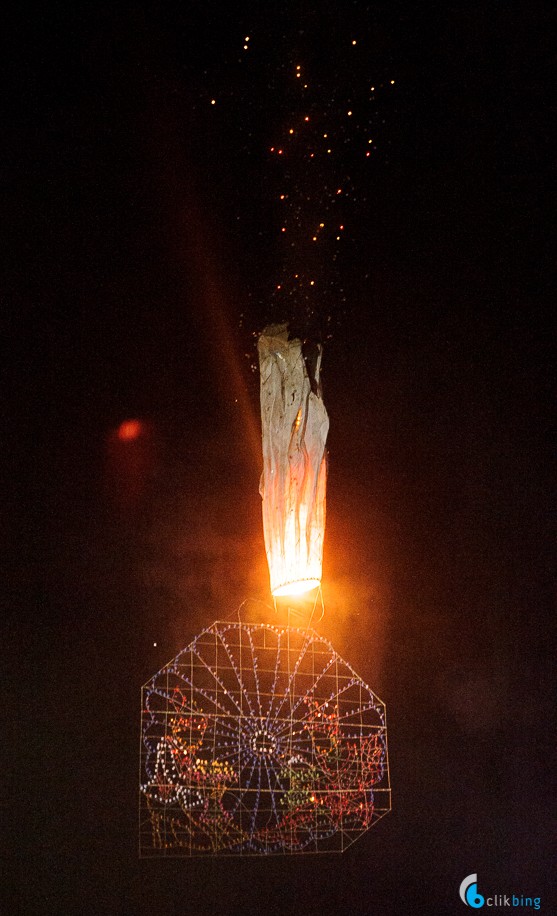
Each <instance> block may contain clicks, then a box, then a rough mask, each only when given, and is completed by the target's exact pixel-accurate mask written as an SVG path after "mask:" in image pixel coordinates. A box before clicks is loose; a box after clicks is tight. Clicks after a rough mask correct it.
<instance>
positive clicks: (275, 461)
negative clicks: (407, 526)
mask: <svg viewBox="0 0 557 916" xmlns="http://www.w3.org/2000/svg"><path fill="white" fill-rule="evenodd" d="M258 350H259V364H260V373H261V425H262V432H263V473H262V475H261V484H260V492H261V496H262V499H263V530H264V534H265V548H266V551H267V560H268V563H269V572H270V577H271V593H272V594H273V595H274V596H275V597H280V596H283V595H298V594H302V593H304V592H307V591H309V590H310V589H313V588H317V586H319V585H320V584H321V571H322V562H323V538H324V534H325V490H326V483H327V459H326V453H325V443H326V440H327V433H328V430H329V418H328V416H327V411H326V409H325V405H324V403H323V398H322V395H321V384H320V368H321V347H320V345H316V346H315V348H314V352H313V353H312V355H311V358H310V357H307V356H304V353H303V350H302V344H301V342H300V341H299V340H296V339H294V340H289V339H288V329H287V327H286V325H275V326H271V327H269V328H267V329H266V330H265V331H264V332H263V334H261V336H260V338H259V345H258Z"/></svg>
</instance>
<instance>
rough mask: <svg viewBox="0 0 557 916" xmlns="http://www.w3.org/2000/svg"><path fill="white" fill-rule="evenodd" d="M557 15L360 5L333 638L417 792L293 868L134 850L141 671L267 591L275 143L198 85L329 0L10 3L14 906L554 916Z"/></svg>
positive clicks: (8, 748) (472, 7) (5, 160)
mask: <svg viewBox="0 0 557 916" xmlns="http://www.w3.org/2000/svg"><path fill="white" fill-rule="evenodd" d="M348 6H349V5H348V4H347V5H346V10H348ZM550 6H551V5H547V6H544V5H543V4H537V3H531V2H529V3H510V4H506V3H498V2H487V3H481V4H480V3H467V4H450V3H449V4H444V5H442V6H439V7H438V8H435V9H434V10H433V11H432V12H430V13H428V12H427V11H426V10H425V9H424V8H420V10H415V11H413V12H409V11H408V10H407V7H406V5H403V4H397V3H389V4H386V3H385V4H383V3H378V4H371V5H369V6H367V5H365V4H356V7H357V8H358V14H359V15H360V16H364V17H370V18H371V19H372V20H373V22H374V28H375V34H376V44H377V47H376V53H377V60H378V67H381V68H382V69H383V70H385V69H386V68H392V72H393V74H394V76H395V77H396V80H397V95H396V97H395V96H392V97H391V98H392V99H393V101H391V102H389V103H388V104H387V103H385V122H386V126H385V134H384V137H385V140H386V141H388V154H385V155H382V158H381V160H379V164H378V165H377V167H376V168H375V170H374V171H373V173H370V175H371V177H370V179H369V188H368V205H367V207H365V208H363V210H362V212H361V214H360V219H359V226H358V233H356V234H355V238H354V240H353V244H352V248H351V249H350V251H351V254H349V255H347V256H345V260H344V262H343V264H342V270H343V281H344V289H345V295H346V303H345V304H344V305H343V306H342V308H340V307H339V308H337V309H336V311H335V310H334V309H333V313H332V316H333V321H332V337H331V339H330V340H329V342H328V344H327V347H326V351H325V361H324V384H325V399H326V404H327V407H328V411H329V415H330V420H331V431H330V438H329V453H330V477H329V488H328V528H327V537H326V548H325V563H324V582H323V587H324V596H325V602H326V615H325V619H324V620H323V623H322V624H321V625H320V632H322V633H323V634H324V635H325V636H326V637H327V638H330V639H331V640H332V641H333V643H334V645H335V648H336V649H337V650H338V651H339V652H340V653H341V654H343V655H344V656H345V657H346V658H347V659H348V660H349V661H350V662H351V663H352V665H353V666H354V667H355V668H356V670H357V671H358V673H359V674H361V676H362V677H363V678H364V680H366V681H367V682H368V683H369V684H370V685H371V686H372V687H373V689H374V690H375V691H376V692H377V693H378V694H379V696H380V697H381V698H382V699H384V700H385V702H386V703H387V710H388V721H389V749H390V763H391V779H392V786H393V810H392V812H391V813H390V814H389V815H388V816H387V817H386V818H384V819H383V820H382V821H380V822H379V823H378V824H377V825H376V826H375V827H374V828H373V829H372V830H371V831H370V832H369V833H367V834H366V835H365V836H364V837H362V838H361V839H360V840H359V842H358V843H357V844H356V845H354V846H353V847H352V848H351V849H350V850H349V851H347V852H346V853H345V854H344V855H342V856H329V855H325V856H307V857H302V858H294V859H282V860H275V859H265V860H259V859H243V860H240V859H227V860H218V859H217V860H195V859H194V860H169V861H155V860H139V859H138V856H137V845H138V836H137V804H138V801H137V795H138V788H137V784H138V764H139V757H138V746H139V717H140V686H141V684H143V683H144V682H145V681H146V680H147V678H148V677H149V676H150V675H152V674H153V673H154V672H155V671H156V670H158V669H159V668H160V667H161V666H162V665H163V664H164V663H165V662H167V661H168V660H169V659H170V658H171V657H172V656H173V655H175V654H176V653H177V652H178V651H179V650H180V649H181V648H183V647H185V646H186V645H187V644H188V642H189V641H190V639H191V638H192V637H193V636H194V635H195V634H196V633H197V632H198V631H199V630H200V629H202V628H203V626H205V625H207V624H209V623H211V622H212V621H213V620H214V619H216V618H219V617H220V618H222V617H228V616H230V615H233V614H234V613H235V612H236V608H237V607H238V605H239V603H240V602H241V601H242V600H243V599H244V598H246V597H249V596H252V597H255V598H259V599H262V600H264V601H268V600H269V599H268V592H267V589H268V585H267V578H266V577H267V573H266V563H265V556H264V550H263V540H262V532H261V523H260V497H259V495H258V479H259V473H260V464H261V462H260V457H259V454H258V436H259V429H258V418H257V411H258V378H257V373H256V372H254V371H253V370H252V369H251V368H250V367H251V364H252V363H253V361H254V356H255V349H254V342H255V338H254V336H253V335H254V333H256V332H258V331H260V330H261V328H262V326H263V323H264V321H266V320H267V319H268V317H269V316H268V313H267V305H266V303H265V302H264V294H263V293H262V290H263V286H262V275H265V273H266V272H267V271H270V270H271V269H272V260H273V250H272V244H271V243H270V242H269V238H270V235H269V234H268V233H267V231H266V226H267V225H268V220H269V219H270V218H271V215H270V214H271V211H270V210H269V211H268V210H267V209H266V208H267V207H268V202H267V201H266V198H265V188H264V178H265V176H264V165H263V160H262V159H261V158H259V155H258V149H259V148H262V147H263V144H264V142H266V137H265V130H266V127H265V122H264V119H263V121H262V122H261V123H260V127H259V128H255V133H254V136H253V150H250V152H249V155H248V157H247V158H246V157H245V155H243V154H242V155H241V154H240V151H239V146H238V145H237V141H238V137H237V133H235V132H234V130H232V133H230V130H231V127H232V126H233V124H232V122H231V121H230V118H231V116H230V115H229V120H228V121H227V119H226V117H225V118H223V119H222V120H217V119H212V120H211V119H210V118H209V116H208V114H207V108H206V106H205V108H204V107H203V104H202V100H203V99H205V101H206V99H207V98H210V97H211V94H212V93H213V92H215V91H218V90H219V88H222V87H223V86H228V85H229V80H230V78H231V77H230V76H229V71H228V65H229V61H230V60H231V59H232V57H233V56H234V54H235V51H234V48H235V47H236V46H237V43H238V41H241V38H242V36H243V34H244V31H246V34H250V33H253V34H254V35H260V34H263V35H264V36H265V40H267V41H268V42H270V45H272V44H273V29H283V30H284V22H285V21H286V20H287V19H288V18H289V17H295V16H296V15H298V13H300V11H305V13H307V10H308V9H310V11H311V10H313V11H314V13H315V10H318V11H319V12H321V8H320V7H318V6H317V5H313V6H311V5H307V4H306V5H305V6H304V5H302V4H295V3H287V4H284V5H283V7H281V8H276V7H275V6H274V5H268V6H267V5H265V4H262V5H261V6H260V7H258V9H257V13H254V11H253V10H251V9H250V6H249V5H248V4H246V5H244V6H242V5H241V4H233V5H232V6H228V7H227V9H226V10H225V11H221V10H220V4H216V3H213V2H210V3H208V4H205V5H201V4H198V3H190V4H184V5H183V6H182V7H180V8H176V9H175V8H173V7H171V6H170V5H167V4H157V3H153V4H149V5H147V4H129V5H125V4H124V5H121V6H119V7H118V9H116V10H115V9H113V8H112V6H111V5H105V4H93V5H91V6H90V7H88V8H84V7H82V8H79V5H77V6H76V5H74V6H72V7H71V8H70V7H69V6H66V5H62V4H59V5H48V6H44V7H42V9H41V8H40V7H39V8H36V9H35V10H34V12H33V14H31V13H30V12H26V11H25V10H24V9H22V8H19V10H18V11H17V12H15V11H14V12H13V13H12V14H11V16H9V17H8V20H9V21H8V20H7V21H6V22H5V25H4V28H3V39H4V41H5V42H6V49H5V51H4V54H3V77H2V83H3V89H4V93H3V95H4V100H3V104H4V115H3V120H2V144H1V147H2V172H1V176H2V233H3V238H2V290H1V303H2V304H1V322H2V345H3V349H4V356H3V362H2V397H1V403H2V407H1V415H2V428H3V438H4V445H3V447H2V470H3V483H2V486H1V493H2V502H3V524H2V538H3V543H2V546H1V554H2V565H3V567H4V570H5V574H4V583H5V589H4V604H5V609H4V611H3V621H4V625H5V635H4V637H3V646H4V650H5V665H4V667H5V671H6V674H7V675H8V677H7V681H6V686H5V689H4V694H3V713H4V716H3V726H2V730H3V735H2V744H3V748H4V752H5V758H6V762H5V764H4V773H5V774H6V777H5V779H4V783H5V787H6V799H7V804H6V806H5V816H4V815H3V828H4V831H5V842H4V848H5V850H6V852H7V854H8V855H7V864H6V866H5V868H4V873H3V878H2V886H3V894H4V897H5V904H4V906H5V912H6V913H10V914H11V913H23V914H27V913H29V914H32V913H48V914H55V913H64V914H70V913H83V914H89V913H92V914H93V913H95V914H100V913H107V914H128V913H129V914H136V913H137V914H176V916H182V914H184V916H186V914H188V916H189V914H204V913H207V914H208V913H222V914H236V913H238V914H248V913H273V914H274V913H276V914H286V913H288V914H289V913H309V914H313V913H315V914H317V913H319V914H322V916H330V914H335V913H340V912H343V913H344V912H346V913H352V914H362V916H363V914H372V913H373V914H401V916H402V914H406V913H420V914H422V913H423V914H445V913H446V914H452V913H458V912H461V911H462V912H464V910H463V905H462V903H461V901H460V900H459V899H458V887H459V885H460V882H461V881H462V879H463V878H464V877H465V876H466V875H468V874H470V873H472V872H477V873H478V882H479V889H480V891H482V892H484V893H487V892H490V891H491V892H498V893H516V894H525V895H531V896H541V897H542V911H543V912H547V913H549V912H551V911H552V910H551V907H552V904H551V893H552V890H551V885H550V866H549V846H550V844H549V824H548V808H549V792H550V788H551V784H552V779H551V767H550V755H551V749H552V743H551V741H550V737H549V735H550V720H551V715H552V708H553V707H552V703H551V692H550V679H549V652H548V648H549V645H548V644H549V642H550V636H549V633H550V631H549V628H548V624H549V622H550V620H552V618H553V613H554V607H553V569H552V559H553V551H552V546H553V545H552V541H551V539H550V521H549V508H550V507H551V505H552V495H551V494H552V482H553V473H552V465H551V460H550V450H549V428H550V393H551V387H552V381H553V369H552V365H551V355H552V340H551V334H550V323H549V321H548V318H547V315H548V301H549V295H548V292H549V290H548V281H547V275H548V271H547V268H548V263H549V251H550V239H551V233H550V231H549V227H548V212H549V208H548V204H547V200H548V196H549V192H550V187H551V185H550V178H551V176H552V172H551V168H550V165H551V164H550V145H549V133H550V127H551V115H552V111H551V106H550V105H548V103H547V101H546V98H547V93H546V84H547V82H548V79H549V74H550V65H551V53H550V40H551V39H550V36H551V30H552V27H553V23H552V21H551V20H552V16H551V15H550ZM344 9H345V8H344V7H342V5H341V6H339V7H337V6H334V5H332V4H323V7H322V13H323V16H324V22H326V23H327V26H326V27H324V28H323V35H325V34H328V35H329V36H330V35H332V34H334V28H333V29H330V28H329V26H328V23H329V22H330V23H332V27H334V24H335V17H337V18H338V17H339V16H340V17H342V16H343V15H344ZM350 9H352V6H350ZM327 17H328V18H327ZM279 20H280V22H279ZM277 34H278V32H277ZM257 88H258V87H257V85H254V93H256V91H257ZM238 214H240V216H241V219H240V221H237V220H235V218H234V217H235V216H236V215H238ZM130 417H134V418H138V419H139V420H140V421H141V422H142V424H143V425H142V435H141V436H140V437H139V439H137V440H135V441H133V442H129V443H122V442H120V441H119V440H118V439H117V436H116V430H117V428H118V426H119V424H120V423H121V422H122V421H123V420H125V419H127V418H130ZM252 613H253V611H252ZM155 643H156V645H155Z"/></svg>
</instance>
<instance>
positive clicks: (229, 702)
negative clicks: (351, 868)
mask: <svg viewBox="0 0 557 916" xmlns="http://www.w3.org/2000/svg"><path fill="white" fill-rule="evenodd" d="M294 672H295V673H296V676H295V677H294V674H293V673H294ZM141 732H142V752H141V783H140V809H141V832H140V852H141V855H142V856H157V855H164V854H166V853H171V854H172V855H175V856H192V855H199V854H207V855H215V854H219V853H222V854H225V855H230V854H231V853H235V854H238V855H250V854H259V855H267V854H285V853H294V854H300V853H303V852H304V851H307V852H320V851H323V852H331V851H339V852H340V851H342V850H343V849H345V848H346V847H347V846H349V845H350V844H351V843H353V842H354V840H356V839H357V838H358V837H359V836H361V835H362V833H363V832H364V831H366V830H367V829H369V827H371V826H372V825H373V824H374V823H375V822H376V821H377V820H378V819H379V818H380V817H382V816H383V815H384V814H386V813H387V811H388V810H389V809H390V789H389V773H388V763H387V746H386V725H385V708H384V705H383V703H382V702H381V701H380V700H379V699H378V698H377V697H376V696H375V694H374V693H373V691H372V690H371V689H370V688H369V687H368V686H367V685H366V684H365V683H364V682H363V681H362V679H361V678H360V677H358V675H357V674H356V673H355V671H354V670H353V669H352V668H351V667H350V665H348V664H347V662H345V661H344V660H343V659H342V658H341V657H340V656H339V655H338V654H337V653H336V652H335V651H334V649H333V647H332V646H331V644H330V643H329V642H328V641H327V640H325V639H323V638H322V637H320V636H318V635H317V634H316V633H315V632H314V631H313V630H311V629H309V630H308V629H306V630H301V629H296V628H293V627H277V626H273V625H268V624H258V625H248V624H242V623H232V622H230V621H228V622H223V621H218V622H216V623H214V624H213V625H212V626H211V627H209V628H208V629H207V630H204V631H203V632H202V633H200V634H199V635H198V636H196V638H195V639H194V640H193V642H192V643H191V644H190V645H189V646H188V647H187V648H186V649H184V650H183V651H182V652H180V653H179V655H177V656H176V658H174V659H173V660H172V661H171V662H169V663H168V665H165V666H164V667H163V668H162V669H161V670H160V671H159V672H158V673H157V674H156V675H154V677H152V678H151V679H150V680H149V681H148V682H147V684H145V686H144V687H143V691H142V717H141Z"/></svg>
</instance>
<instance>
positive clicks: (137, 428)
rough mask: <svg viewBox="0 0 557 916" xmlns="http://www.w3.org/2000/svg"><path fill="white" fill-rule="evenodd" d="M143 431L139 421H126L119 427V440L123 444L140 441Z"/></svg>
mask: <svg viewBox="0 0 557 916" xmlns="http://www.w3.org/2000/svg"><path fill="white" fill-rule="evenodd" d="M141 431H142V427H141V423H140V422H139V420H124V422H123V423H120V426H119V427H118V438H119V439H120V441H121V442H131V441H132V440H133V439H139V437H140V435H141Z"/></svg>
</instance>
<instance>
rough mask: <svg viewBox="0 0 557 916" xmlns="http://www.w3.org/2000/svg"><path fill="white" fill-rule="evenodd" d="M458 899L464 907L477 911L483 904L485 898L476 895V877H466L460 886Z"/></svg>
mask: <svg viewBox="0 0 557 916" xmlns="http://www.w3.org/2000/svg"><path fill="white" fill-rule="evenodd" d="M460 899H461V900H462V902H463V903H465V904H466V906H471V907H474V909H475V910H479V909H480V907H482V906H483V905H484V903H485V897H482V895H481V894H478V876H477V875H468V877H467V878H465V879H464V881H463V882H462V884H461V885H460Z"/></svg>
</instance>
